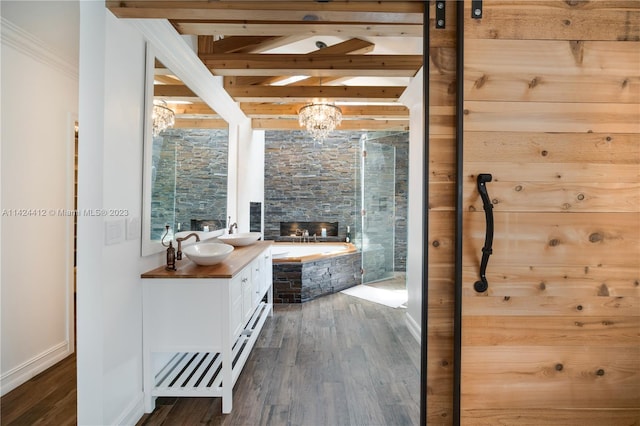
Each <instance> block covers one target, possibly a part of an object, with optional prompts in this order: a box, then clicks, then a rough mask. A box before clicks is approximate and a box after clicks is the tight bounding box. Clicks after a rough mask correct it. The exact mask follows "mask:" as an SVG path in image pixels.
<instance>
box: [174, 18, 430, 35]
mask: <svg viewBox="0 0 640 426" xmlns="http://www.w3.org/2000/svg"><path fill="white" fill-rule="evenodd" d="M172 23H173V25H174V27H175V28H176V29H177V30H178V32H179V33H180V34H183V35H223V36H273V35H282V36H294V35H297V36H305V37H313V36H317V35H318V34H322V35H326V36H338V37H340V36H342V37H344V36H345V35H349V36H352V37H365V38H366V37H421V36H422V24H420V25H418V24H415V25H401V24H375V25H372V24H370V23H362V22H358V23H356V24H345V23H338V24H333V23H332V24H322V23H317V22H311V23H292V22H282V23H277V22H276V23H253V22H247V21H240V22H233V23H229V22H219V21H216V22H211V21H208V22H187V21H172ZM274 33H277V34H274Z"/></svg>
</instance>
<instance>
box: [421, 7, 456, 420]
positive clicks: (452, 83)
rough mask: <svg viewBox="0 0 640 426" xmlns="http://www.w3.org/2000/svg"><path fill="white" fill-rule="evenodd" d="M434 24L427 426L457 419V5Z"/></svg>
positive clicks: (431, 48) (431, 45) (431, 49)
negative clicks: (441, 21)
mask: <svg viewBox="0 0 640 426" xmlns="http://www.w3.org/2000/svg"><path fill="white" fill-rule="evenodd" d="M430 17H431V22H429V26H430V27H429V28H430V29H429V31H430V37H429V61H430V63H429V88H428V90H429V92H428V93H429V166H428V173H429V202H428V203H429V204H428V216H429V239H428V256H429V272H428V286H429V288H428V319H427V321H428V327H427V336H428V341H427V365H426V369H427V410H426V416H427V424H429V425H451V424H452V422H453V371H454V370H453V369H454V358H453V321H454V302H455V222H456V211H455V210H456V118H455V117H456V114H455V110H456V107H455V105H456V4H455V2H448V4H447V8H446V20H445V21H446V22H445V28H444V29H435V2H433V1H431V2H430Z"/></svg>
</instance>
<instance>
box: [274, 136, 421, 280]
mask: <svg viewBox="0 0 640 426" xmlns="http://www.w3.org/2000/svg"><path fill="white" fill-rule="evenodd" d="M361 136H362V132H342V131H337V132H333V133H332V134H331V135H330V137H329V138H328V139H327V140H325V141H324V142H323V143H315V142H313V141H312V140H311V138H310V137H309V136H308V135H307V134H306V133H305V132H303V131H288V132H285V131H266V132H265V205H264V235H265V239H278V237H280V222H339V228H338V237H339V238H340V239H341V240H342V241H344V238H345V236H346V227H347V226H350V227H351V232H352V233H354V232H355V229H356V227H355V223H356V220H359V219H360V212H359V211H358V208H359V207H358V204H359V200H358V197H359V189H358V188H357V186H358V181H359V178H358V175H359V173H360V155H361V154H360V137H361ZM368 138H369V139H370V140H372V141H374V142H376V143H386V144H390V145H393V146H395V147H396V164H395V169H396V178H395V181H396V184H395V193H396V194H395V200H393V201H395V209H396V213H395V216H396V221H395V257H394V263H395V270H397V271H404V270H405V269H406V252H407V247H406V246H407V230H406V217H407V184H408V152H409V134H408V132H400V133H398V132H395V133H390V132H375V133H371V132H370V133H369V134H368ZM393 201H392V200H389V202H393Z"/></svg>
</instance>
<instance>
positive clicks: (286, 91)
mask: <svg viewBox="0 0 640 426" xmlns="http://www.w3.org/2000/svg"><path fill="white" fill-rule="evenodd" d="M405 89H406V87H402V86H322V87H315V86H311V87H309V86H244V87H232V88H227V89H226V90H227V92H228V93H229V95H230V96H231V97H232V98H233V99H235V100H236V101H239V102H283V101H285V102H308V101H309V100H311V99H327V100H329V101H331V102H349V101H361V102H388V101H396V100H397V99H398V98H399V97H400V96H401V95H402V93H403V92H404V90H405Z"/></svg>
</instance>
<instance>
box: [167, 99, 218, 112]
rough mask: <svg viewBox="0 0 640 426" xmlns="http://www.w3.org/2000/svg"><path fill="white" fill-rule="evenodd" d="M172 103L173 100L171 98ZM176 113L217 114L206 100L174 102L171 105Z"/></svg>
mask: <svg viewBox="0 0 640 426" xmlns="http://www.w3.org/2000/svg"><path fill="white" fill-rule="evenodd" d="M168 102H169V103H170V102H171V100H170V99H169V100H168ZM169 107H170V108H171V109H172V110H173V112H175V113H176V115H217V114H218V113H217V112H215V111H214V110H213V109H212V108H211V107H210V106H209V105H207V104H205V103H204V102H194V103H192V104H172V105H170V106H169Z"/></svg>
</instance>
